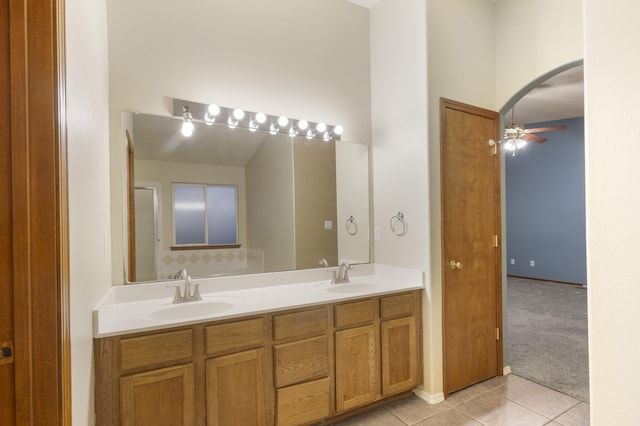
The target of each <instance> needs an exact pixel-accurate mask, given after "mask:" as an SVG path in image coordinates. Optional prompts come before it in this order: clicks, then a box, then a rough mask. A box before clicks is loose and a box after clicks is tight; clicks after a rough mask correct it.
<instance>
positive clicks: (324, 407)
mask: <svg viewBox="0 0 640 426" xmlns="http://www.w3.org/2000/svg"><path fill="white" fill-rule="evenodd" d="M360 269H361V270H363V271H362V272H361V273H362V274H364V275H361V276H356V277H354V278H352V280H351V281H352V282H351V283H346V284H330V283H329V282H328V280H323V281H304V282H298V283H293V281H295V280H296V277H295V276H292V275H286V274H287V273H283V274H284V275H283V274H275V275H274V274H267V275H269V276H263V277H262V278H263V279H262V283H263V284H262V285H260V286H258V287H251V284H246V288H241V289H238V285H237V284H238V283H237V282H236V283H233V282H227V283H224V280H222V281H221V282H214V283H212V284H209V283H205V284H204V285H201V292H202V294H203V300H202V301H201V302H193V303H185V304H180V305H173V304H171V303H170V298H155V299H154V298H151V299H145V298H143V297H142V293H144V291H143V290H142V289H139V288H138V289H133V290H131V291H128V292H129V293H130V294H129V295H124V293H125V292H127V289H126V288H123V289H121V291H120V293H122V294H112V295H108V297H106V298H105V300H104V301H103V302H102V303H101V304H100V305H99V306H98V307H97V308H96V310H95V311H94V321H95V322H94V324H95V325H96V330H95V339H94V348H95V370H96V411H97V413H96V414H97V424H99V425H119V424H121V425H129V424H136V425H140V424H149V425H163V424H165V425H177V424H182V425H204V424H207V425H221V426H222V425H248V424H251V425H253V424H255V425H304V424H312V423H316V422H319V421H322V420H327V419H336V418H340V417H344V416H347V415H348V414H349V413H353V412H354V411H355V410H358V409H360V408H362V407H366V406H367V405H371V404H375V403H378V402H380V401H384V400H386V399H389V398H394V397H397V396H399V395H403V394H404V393H407V392H410V391H411V389H413V388H414V387H415V386H417V385H419V384H421V383H422V309H421V300H422V288H423V285H422V277H421V274H420V273H415V271H407V270H401V269H399V268H389V267H383V266H380V265H375V266H374V265H362V268H360ZM326 272H327V271H323V273H325V274H326ZM370 272H373V273H370ZM292 273H294V274H295V272H292ZM311 273H312V274H313V273H315V274H318V272H317V271H316V272H311ZM367 274H368V275H367ZM356 275H357V274H356ZM255 278H256V279H258V281H259V277H255ZM229 280H231V278H230V279H229ZM287 281H290V282H291V283H288V284H281V285H272V283H275V282H287ZM227 285H229V286H231V287H225V286H227ZM207 286H208V287H211V288H212V289H213V288H215V291H208V288H207ZM162 289H164V286H158V285H157V284H155V288H154V289H153V291H157V292H159V291H161V290H162ZM114 292H115V293H117V292H118V289H117V288H116V289H115V290H114ZM164 293H166V294H168V295H170V291H168V290H167V289H164ZM267 295H268V296H269V299H270V303H269V305H271V307H269V308H266V302H265V298H266V297H267ZM218 304H222V305H218ZM198 306H202V308H200V307H198ZM208 309H209V312H213V313H207V310H208ZM216 310H217V312H216ZM118 311H119V312H118ZM127 315H129V316H130V317H129V318H122V317H123V316H125V317H126V316H127ZM116 318H120V319H121V321H120V322H118V321H116ZM149 318H151V319H149ZM126 324H128V325H126Z"/></svg>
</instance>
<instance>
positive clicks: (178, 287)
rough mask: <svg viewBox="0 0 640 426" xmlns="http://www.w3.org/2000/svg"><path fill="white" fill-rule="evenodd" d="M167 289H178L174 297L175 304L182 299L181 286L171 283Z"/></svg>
mask: <svg viewBox="0 0 640 426" xmlns="http://www.w3.org/2000/svg"><path fill="white" fill-rule="evenodd" d="M165 287H166V288H169V287H175V288H176V292H175V294H174V295H173V303H177V302H178V301H179V300H181V299H182V293H181V292H180V284H172V283H169V284H167V285H166V286H165Z"/></svg>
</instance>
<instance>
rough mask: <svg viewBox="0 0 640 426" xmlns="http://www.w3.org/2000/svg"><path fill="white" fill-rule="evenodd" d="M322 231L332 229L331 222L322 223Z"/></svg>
mask: <svg viewBox="0 0 640 426" xmlns="http://www.w3.org/2000/svg"><path fill="white" fill-rule="evenodd" d="M324 229H333V221H332V220H325V221H324Z"/></svg>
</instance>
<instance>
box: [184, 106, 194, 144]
mask: <svg viewBox="0 0 640 426" xmlns="http://www.w3.org/2000/svg"><path fill="white" fill-rule="evenodd" d="M194 128H195V126H194V125H193V117H192V116H191V113H190V112H189V107H187V106H184V107H182V128H181V129H180V132H181V133H182V135H183V136H184V137H186V138H188V137H190V136H191V135H193V129H194Z"/></svg>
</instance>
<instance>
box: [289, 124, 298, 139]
mask: <svg viewBox="0 0 640 426" xmlns="http://www.w3.org/2000/svg"><path fill="white" fill-rule="evenodd" d="M289 136H291V137H294V136H298V129H297V128H296V126H291V128H290V129H289Z"/></svg>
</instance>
